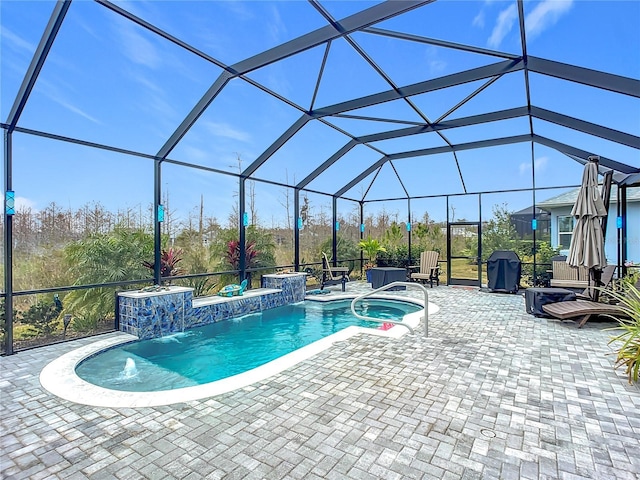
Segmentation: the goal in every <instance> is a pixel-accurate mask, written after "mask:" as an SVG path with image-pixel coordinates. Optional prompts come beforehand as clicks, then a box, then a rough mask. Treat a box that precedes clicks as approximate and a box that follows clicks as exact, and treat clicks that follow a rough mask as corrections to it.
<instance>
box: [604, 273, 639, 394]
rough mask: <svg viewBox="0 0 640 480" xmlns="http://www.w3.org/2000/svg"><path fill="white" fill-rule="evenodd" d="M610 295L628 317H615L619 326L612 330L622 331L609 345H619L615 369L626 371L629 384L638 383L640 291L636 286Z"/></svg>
mask: <svg viewBox="0 0 640 480" xmlns="http://www.w3.org/2000/svg"><path fill="white" fill-rule="evenodd" d="M609 294H610V295H611V296H613V297H614V298H615V299H616V300H618V301H619V302H620V303H619V307H620V309H621V310H622V311H623V312H624V314H625V316H626V317H628V318H624V317H622V316H620V317H617V316H614V317H613V318H615V319H616V320H617V321H618V326H617V327H614V328H613V329H611V330H618V331H622V333H620V334H619V335H616V336H615V337H613V338H612V339H611V340H609V344H612V343H615V344H618V346H617V357H616V362H615V368H624V369H625V373H626V374H627V377H628V379H629V383H633V382H637V381H638V376H639V374H640V291H639V290H638V288H637V286H636V285H629V286H627V287H626V288H625V289H624V290H622V291H618V292H609Z"/></svg>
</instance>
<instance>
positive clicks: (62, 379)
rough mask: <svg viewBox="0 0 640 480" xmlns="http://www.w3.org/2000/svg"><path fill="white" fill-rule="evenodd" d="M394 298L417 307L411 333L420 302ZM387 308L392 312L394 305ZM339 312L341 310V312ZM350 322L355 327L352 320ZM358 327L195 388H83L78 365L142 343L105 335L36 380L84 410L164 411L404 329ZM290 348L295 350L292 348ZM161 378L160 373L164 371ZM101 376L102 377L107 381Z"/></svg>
mask: <svg viewBox="0 0 640 480" xmlns="http://www.w3.org/2000/svg"><path fill="white" fill-rule="evenodd" d="M341 297H343V298H349V297H351V298H352V296H348V295H346V296H341ZM384 297H385V300H387V299H390V298H391V296H390V295H385V296H384ZM395 297H396V298H395V300H398V301H400V302H402V303H404V304H405V305H407V304H408V305H411V304H415V305H417V307H418V308H419V310H418V311H417V312H414V313H409V314H407V315H405V316H404V319H403V323H405V324H407V325H410V326H411V327H412V328H416V327H417V326H418V324H419V323H420V318H421V316H423V315H424V310H423V309H422V302H421V301H420V300H415V299H408V298H406V297H403V296H399V295H398V296H395ZM337 302H338V300H334V299H328V298H319V299H318V301H313V302H309V301H307V302H305V303H309V304H313V305H314V306H313V308H312V309H311V310H314V309H317V308H318V304H324V305H325V307H324V308H326V309H327V311H328V312H334V313H335V311H334V310H336V309H337V310H339V308H336V307H337V306H336V303H337ZM349 302H350V298H349V300H347V301H346V305H348V304H349ZM402 303H401V304H402ZM343 305H344V304H343ZM392 305H393V306H397V305H398V304H397V303H394V304H392ZM342 308H343V309H344V307H342ZM347 308H348V307H347ZM414 308H415V307H414ZM437 311H438V307H437V306H436V305H434V304H432V303H429V314H430V315H431V314H433V313H435V312H437ZM330 317H331V315H330ZM396 319H397V317H396ZM243 320H244V319H243ZM352 321H353V322H356V321H355V319H354V320H352ZM324 322H325V324H328V323H333V322H334V320H333V319H330V320H327V319H325V321H324ZM222 323H226V324H227V325H224V326H227V327H232V326H233V325H235V326H236V327H237V326H238V325H237V320H233V321H225V322H222ZM321 323H322V322H321ZM336 324H337V322H336ZM345 325H346V324H345ZM360 325H361V324H360V323H353V324H351V326H346V328H342V329H341V330H338V331H336V332H335V333H330V330H326V331H325V332H324V334H328V336H325V337H324V338H321V339H320V340H316V341H311V343H309V344H307V345H306V346H303V347H301V348H297V349H295V350H293V351H292V352H290V353H286V354H283V355H282V356H279V357H277V358H275V359H273V360H271V361H267V363H264V364H262V365H260V366H257V367H255V368H252V369H250V370H248V371H244V372H243V373H238V374H234V375H231V376H228V377H225V378H221V379H220V380H215V381H211V382H208V383H204V384H201V385H197V384H195V383H196V382H193V381H192V382H193V383H192V386H185V387H180V388H173V389H170V390H162V391H153V392H150V391H139V392H135V391H124V390H116V389H114V388H105V387H102V386H97V385H94V384H92V383H89V382H88V381H86V380H84V379H82V378H80V377H79V376H78V375H77V373H76V367H78V366H79V365H80V364H81V363H83V362H84V361H85V360H87V359H89V358H91V357H95V358H99V357H100V356H101V355H102V354H103V352H105V351H109V350H112V349H113V347H120V346H131V345H132V344H133V343H136V344H138V343H140V344H141V343H142V341H138V340H137V337H134V336H133V335H130V334H126V333H122V332H116V333H112V334H108V335H106V336H105V337H103V339H101V340H99V341H97V342H93V343H91V344H89V345H85V346H83V347H80V348H77V349H75V350H73V351H70V352H68V353H67V354H65V355H63V356H61V357H59V358H58V359H56V360H54V361H53V362H51V363H49V364H48V365H47V366H46V367H45V368H44V369H43V370H42V372H41V374H40V383H41V384H42V386H43V387H44V388H45V389H46V390H48V391H49V392H51V393H53V394H55V395H57V396H59V397H62V398H64V399H67V400H70V401H72V402H76V403H81V404H85V405H92V406H104V407H144V406H159V405H170V404H174V403H179V402H185V401H190V400H197V399H202V398H206V397H213V396H215V395H219V394H222V393H226V392H230V391H233V390H238V389H241V388H255V387H253V386H252V385H253V384H255V383H257V382H261V381H264V380H265V379H266V378H268V377H270V376H273V375H276V374H278V373H280V372H282V371H284V370H286V369H288V368H291V367H293V366H295V365H296V364H298V363H300V362H302V361H304V360H307V359H309V358H311V357H313V356H314V355H316V354H318V353H320V352H322V351H324V350H326V349H327V348H329V347H331V346H332V345H334V344H337V343H338V342H341V341H345V340H348V339H350V338H351V337H353V336H354V335H357V334H363V333H364V334H369V335H377V336H385V337H390V338H399V337H401V336H403V335H405V334H406V333H407V332H408V330H407V329H405V328H402V327H394V328H391V329H388V330H386V329H382V328H380V324H376V325H375V327H374V328H370V327H362V326H360ZM221 326H223V325H221ZM296 328H297V330H304V328H301V327H300V326H298V327H296ZM191 335H193V334H191V333H190V332H187V333H184V334H178V335H177V336H172V337H168V338H165V339H164V340H162V341H161V342H160V343H162V342H164V343H165V344H166V345H168V346H169V347H174V348H175V347H177V346H179V344H178V342H182V341H185V340H186V339H187V338H188V337H189V336H191ZM263 335H264V332H263ZM263 338H264V339H265V341H264V343H265V344H271V343H272V340H273V335H272V336H271V337H267V336H264V337H263ZM295 346H296V347H297V345H295ZM127 359H128V357H126V358H124V359H122V358H120V360H118V361H117V362H116V365H117V366H116V370H115V372H116V373H115V375H116V376H120V375H122V376H123V377H129V380H133V377H135V375H136V374H138V375H139V374H140V371H141V370H140V369H141V368H142V364H143V363H145V361H141V362H139V361H137V359H136V358H135V357H131V359H132V361H133V365H132V362H129V361H128V360H127ZM134 367H135V369H134ZM164 372H165V373H166V371H164ZM171 375H172V376H185V375H182V374H176V373H175V372H174V373H172V374H171ZM103 376H104V377H106V376H107V375H103ZM123 380H125V379H123ZM134 381H135V380H134Z"/></svg>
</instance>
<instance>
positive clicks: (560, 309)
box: [542, 280, 640, 328]
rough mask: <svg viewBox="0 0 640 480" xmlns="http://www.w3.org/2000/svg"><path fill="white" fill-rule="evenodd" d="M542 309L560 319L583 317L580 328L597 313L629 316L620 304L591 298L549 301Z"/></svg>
mask: <svg viewBox="0 0 640 480" xmlns="http://www.w3.org/2000/svg"><path fill="white" fill-rule="evenodd" d="M635 287H636V289H640V280H638V281H637V282H636V285H635ZM542 310H544V311H545V313H547V314H549V315H551V316H552V317H555V318H558V319H560V320H567V319H572V318H576V317H581V318H580V320H579V322H578V328H582V326H583V325H584V324H585V323H587V321H588V320H589V319H590V318H591V317H593V316H597V315H612V316H624V317H626V316H627V315H626V313H625V312H624V310H623V309H622V307H620V306H619V305H612V304H608V303H600V302H593V301H591V300H569V301H567V302H556V303H548V304H546V305H543V306H542Z"/></svg>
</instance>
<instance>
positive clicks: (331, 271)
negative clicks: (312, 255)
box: [320, 252, 349, 292]
mask: <svg viewBox="0 0 640 480" xmlns="http://www.w3.org/2000/svg"><path fill="white" fill-rule="evenodd" d="M348 281H349V267H332V266H331V263H329V259H328V258H327V254H326V253H324V252H322V283H321V284H320V290H323V289H324V287H325V285H338V284H342V291H343V292H344V291H345V287H346V283H347V282H348Z"/></svg>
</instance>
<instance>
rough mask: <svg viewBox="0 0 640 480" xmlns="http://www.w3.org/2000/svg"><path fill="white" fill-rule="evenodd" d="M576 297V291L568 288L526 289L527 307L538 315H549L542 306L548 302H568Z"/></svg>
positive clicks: (529, 311) (533, 313) (530, 311)
mask: <svg viewBox="0 0 640 480" xmlns="http://www.w3.org/2000/svg"><path fill="white" fill-rule="evenodd" d="M575 299H576V293H575V292H572V291H571V290H567V289H566V288H527V289H526V290H525V291H524V300H525V309H526V311H527V313H530V314H531V315H535V316H536V317H546V316H548V315H547V314H546V313H545V312H544V311H543V310H542V306H543V305H546V304H547V303H556V302H566V301H571V300H575Z"/></svg>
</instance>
